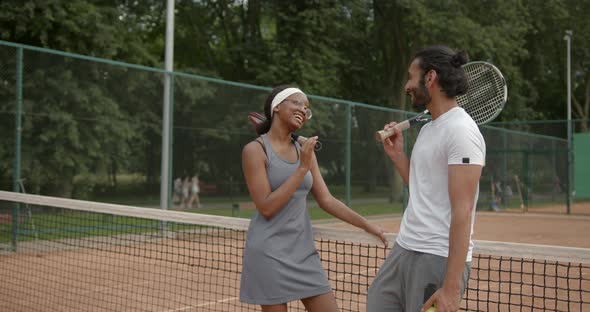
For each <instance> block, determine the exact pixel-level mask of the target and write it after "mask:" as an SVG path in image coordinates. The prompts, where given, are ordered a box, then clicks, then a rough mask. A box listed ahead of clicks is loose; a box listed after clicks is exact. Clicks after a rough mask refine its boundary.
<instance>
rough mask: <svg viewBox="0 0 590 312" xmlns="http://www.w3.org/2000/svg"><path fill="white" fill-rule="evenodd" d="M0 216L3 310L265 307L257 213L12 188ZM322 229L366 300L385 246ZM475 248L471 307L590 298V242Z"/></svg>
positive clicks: (551, 304)
mask: <svg viewBox="0 0 590 312" xmlns="http://www.w3.org/2000/svg"><path fill="white" fill-rule="evenodd" d="M0 217H1V218H0V248H1V249H0V275H1V276H3V281H2V283H0V297H1V298H3V300H2V301H1V302H0V310H6V311H162V312H163V311H169V312H171V311H258V310H259V307H258V306H253V305H244V304H242V303H240V301H239V284H240V272H241V259H242V251H243V248H244V240H245V237H246V230H247V227H248V220H244V219H237V218H228V217H219V216H207V215H199V214H191V213H184V212H177V211H162V210H158V209H149V208H140V207H132V206H122V205H113V204H105V203H97V202H88V201H80V200H71V199H62V198H54V197H46V196H37V195H26V194H18V193H12V192H3V191H0ZM314 235H315V238H316V246H317V249H318V252H319V254H320V257H321V258H322V264H323V266H324V269H325V270H326V272H327V274H328V277H329V280H330V282H331V284H332V288H333V289H334V293H335V295H336V298H337V301H338V304H339V307H340V309H341V310H342V311H364V310H365V302H366V291H367V288H368V286H369V285H370V283H371V281H372V278H373V277H374V275H375V274H376V272H377V270H378V268H379V267H380V266H381V264H382V263H383V260H384V258H385V256H386V252H387V250H386V249H385V248H384V247H383V245H382V244H380V242H378V241H377V240H376V239H375V238H373V237H372V236H370V235H368V234H365V233H363V232H356V231H350V230H337V229H329V228H321V227H315V228H314ZM388 239H390V241H391V242H393V241H394V239H395V237H394V235H390V236H389V237H388ZM390 245H391V244H390ZM475 253H476V255H474V259H473V262H472V272H471V278H470V280H469V285H468V288H467V291H466V293H465V296H464V300H463V302H462V306H461V308H462V310H467V311H493V310H510V311H521V310H524V311H530V310H550V311H582V310H586V309H590V250H588V249H580V248H562V247H551V246H538V245H525V244H508V243H493V242H483V241H478V242H476V250H475ZM290 308H291V309H290V311H303V310H304V307H303V306H302V305H301V303H299V302H293V303H291V304H290Z"/></svg>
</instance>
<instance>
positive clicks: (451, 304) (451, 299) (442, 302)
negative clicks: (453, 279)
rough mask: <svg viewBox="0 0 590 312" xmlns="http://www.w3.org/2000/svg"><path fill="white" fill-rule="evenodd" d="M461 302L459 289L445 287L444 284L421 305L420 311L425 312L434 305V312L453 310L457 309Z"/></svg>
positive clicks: (451, 311) (450, 311) (449, 311)
mask: <svg viewBox="0 0 590 312" xmlns="http://www.w3.org/2000/svg"><path fill="white" fill-rule="evenodd" d="M460 303H461V290H460V289H457V290H454V289H451V288H450V287H447V288H445V287H444V286H443V287H442V288H440V289H439V290H437V291H436V292H434V294H433V295H432V296H431V297H430V299H428V301H426V303H424V306H422V312H427V311H428V309H429V308H430V307H432V306H436V312H455V311H457V310H459V304H460Z"/></svg>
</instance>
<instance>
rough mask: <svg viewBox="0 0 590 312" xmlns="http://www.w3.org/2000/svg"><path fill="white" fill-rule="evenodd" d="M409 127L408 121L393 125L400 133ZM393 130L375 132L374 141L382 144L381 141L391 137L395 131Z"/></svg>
mask: <svg viewBox="0 0 590 312" xmlns="http://www.w3.org/2000/svg"><path fill="white" fill-rule="evenodd" d="M409 127H410V121H409V120H405V121H402V122H400V123H398V124H397V125H395V128H396V129H400V130H401V131H404V130H406V129H408V128H409ZM394 130H395V129H391V130H387V131H385V130H380V131H377V133H375V139H376V140H377V141H379V142H383V140H385V139H387V138H388V137H390V136H392V135H393V134H394V133H395V131H394Z"/></svg>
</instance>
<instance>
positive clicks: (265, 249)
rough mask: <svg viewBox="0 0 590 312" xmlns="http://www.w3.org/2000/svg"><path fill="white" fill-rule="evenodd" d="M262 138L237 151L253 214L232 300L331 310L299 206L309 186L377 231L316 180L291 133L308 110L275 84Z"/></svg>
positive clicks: (310, 156)
mask: <svg viewBox="0 0 590 312" xmlns="http://www.w3.org/2000/svg"><path fill="white" fill-rule="evenodd" d="M264 113H265V115H266V117H267V121H266V123H264V124H262V125H261V129H260V130H261V131H260V132H259V133H262V135H261V136H260V137H259V138H257V139H256V140H254V141H252V142H250V143H248V144H247V145H246V146H245V147H244V149H243V151H242V168H243V171H244V176H245V179H246V183H247V185H248V190H249V192H250V196H251V197H252V200H253V202H254V204H255V205H256V209H257V212H256V214H255V215H254V216H253V217H252V220H251V222H250V227H249V229H248V234H247V239H246V246H245V249H244V261H243V270H242V278H241V287H240V300H241V301H242V302H244V303H249V304H259V305H261V307H262V311H265V312H271V311H272V312H274V311H287V303H288V302H289V301H294V300H301V301H302V303H303V304H304V305H305V307H306V309H307V311H311V312H314V311H322V312H326V311H327V312H329V311H338V306H337V304H336V301H335V299H334V294H333V292H332V289H331V287H330V284H329V282H328V279H327V277H326V274H325V272H324V270H323V269H322V265H321V262H320V258H319V255H318V252H317V250H316V249H315V244H314V240H313V233H312V226H311V222H310V219H309V214H308V211H307V207H306V199H307V194H308V192H309V191H311V192H312V194H313V196H314V197H315V199H316V201H317V203H318V204H319V206H320V207H321V208H322V209H324V210H325V211H327V212H328V213H330V214H332V215H333V216H335V217H337V218H339V219H341V220H343V221H345V222H348V223H350V224H352V225H354V226H357V227H359V228H362V229H364V230H365V231H367V232H369V233H371V234H373V235H375V236H377V237H378V238H379V239H381V240H382V241H383V243H384V244H387V241H386V239H385V237H384V235H383V230H382V229H381V228H380V227H378V226H376V225H372V224H370V223H368V222H367V220H365V219H364V218H363V217H361V216H360V215H358V214H357V213H356V212H354V211H353V210H351V209H350V208H348V207H347V206H346V205H344V204H343V203H342V202H340V201H339V200H337V199H336V198H335V197H334V196H332V194H330V191H329V190H328V188H327V186H326V183H325V182H324V179H323V178H322V176H321V174H320V170H319V166H318V162H317V159H316V157H315V154H314V145H315V144H316V142H317V140H318V138H317V136H316V137H311V138H309V139H307V140H306V141H305V142H304V143H303V145H299V143H297V142H295V141H293V139H292V137H291V133H293V132H294V131H296V130H298V129H299V128H301V127H302V126H303V125H304V124H305V122H307V120H308V119H309V118H311V110H310V109H309V101H308V99H307V96H306V95H305V94H304V93H303V92H302V91H301V90H299V89H297V88H293V87H288V86H280V87H277V88H275V89H273V90H272V92H271V94H270V95H269V96H268V98H267V99H266V102H265V105H264Z"/></svg>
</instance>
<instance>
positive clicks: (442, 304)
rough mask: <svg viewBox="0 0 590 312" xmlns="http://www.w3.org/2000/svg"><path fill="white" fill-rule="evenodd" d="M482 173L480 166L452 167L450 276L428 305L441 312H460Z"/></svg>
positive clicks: (448, 267)
mask: <svg viewBox="0 0 590 312" xmlns="http://www.w3.org/2000/svg"><path fill="white" fill-rule="evenodd" d="M481 170H482V166H480V165H449V198H450V200H451V227H450V230H449V257H448V261H447V273H446V275H445V279H444V281H443V285H442V288H441V289H439V290H438V291H437V293H435V295H434V296H432V297H431V298H430V300H428V302H426V304H425V305H424V307H430V306H432V304H435V303H436V308H437V312H446V311H453V312H454V311H457V310H458V309H459V304H460V303H461V284H462V282H463V271H464V270H465V260H466V259H467V251H468V249H469V239H470V234H471V217H472V213H473V206H474V205H475V194H476V193H477V189H478V187H479V186H478V183H479V178H480V176H481Z"/></svg>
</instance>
